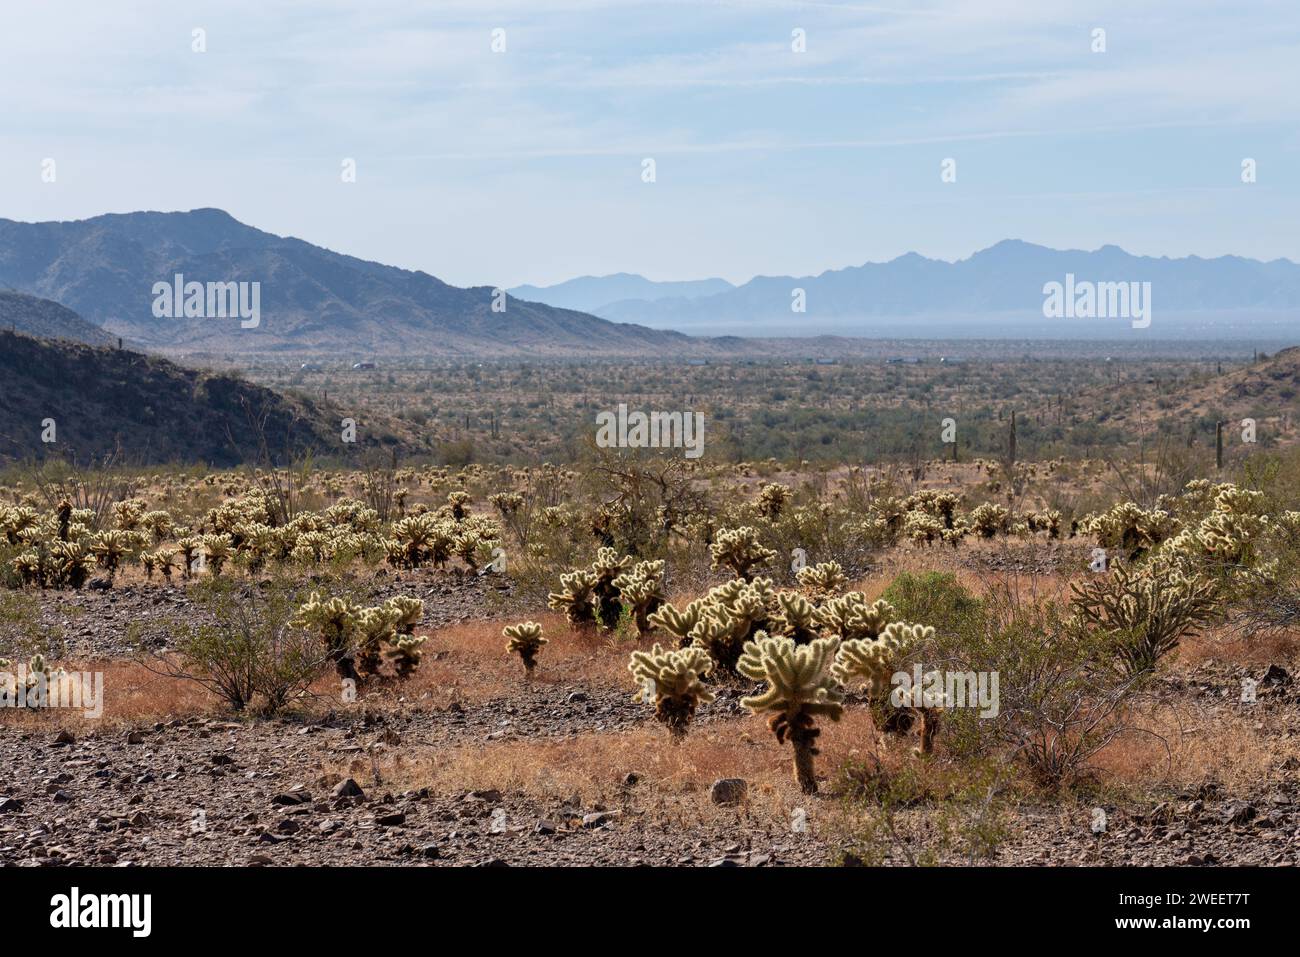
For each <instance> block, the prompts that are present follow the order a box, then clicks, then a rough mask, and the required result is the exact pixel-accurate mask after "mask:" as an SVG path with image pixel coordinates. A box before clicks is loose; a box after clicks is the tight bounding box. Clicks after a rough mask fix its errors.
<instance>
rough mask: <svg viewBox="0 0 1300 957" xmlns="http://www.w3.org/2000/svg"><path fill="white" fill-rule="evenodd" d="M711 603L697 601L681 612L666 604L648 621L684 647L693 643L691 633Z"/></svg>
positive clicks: (701, 600)
mask: <svg viewBox="0 0 1300 957" xmlns="http://www.w3.org/2000/svg"><path fill="white" fill-rule="evenodd" d="M708 606H709V603H708V601H706V600H703V599H698V598H697V599H696V600H695V601H693V602H691V603H690V604H689V605H687V606H686V607H685V608H684V609H682V610H681V611H678V610H677V608H676V607H675V606H674V605H672V604H669V603H665V604H664V606H663V607H662V608H660V609H659V610H658V611H657V612H655V613H654V614H653V615H650V616H649V618H648V619H647V621H648V622H649V623H650V624H651V625H653V626H654V627H656V628H662V629H663V630H664V631H666V632H668V634H670V635H672V636H673V637H675V638H676V639H677V642H678V644H679V645H681V646H682V647H685V646H687V645H689V644H690V643H691V637H690V635H691V631H692V630H693V629H694V628H695V626H696V625H698V624H699V623H700V619H701V618H702V617H703V616H704V610H705V609H706V608H708Z"/></svg>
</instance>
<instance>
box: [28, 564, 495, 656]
mask: <svg viewBox="0 0 1300 957" xmlns="http://www.w3.org/2000/svg"><path fill="white" fill-rule="evenodd" d="M307 584H310V579H308V581H307ZM358 584H359V587H360V589H361V591H362V592H363V593H364V594H365V595H366V596H367V599H368V600H369V601H371V602H374V603H378V602H381V601H384V600H385V599H388V598H392V597H393V596H395V595H411V596H413V597H416V598H423V599H424V601H425V619H424V620H425V623H426V624H427V625H428V626H429V627H432V628H437V627H442V626H444V625H449V624H453V623H456V622H462V621H469V620H471V619H474V618H481V617H484V616H485V615H486V614H487V613H488V612H489V611H499V610H501V609H502V608H504V607H507V606H508V603H509V595H508V592H509V585H508V583H507V582H506V581H505V580H504V579H502V578H500V577H497V576H492V575H486V576H477V575H473V574H469V573H466V574H449V573H446V572H439V571H435V570H433V569H417V570H415V571H402V572H390V571H389V570H388V569H386V568H379V569H377V570H376V571H375V572H374V573H372V575H371V576H370V577H368V578H367V579H365V580H363V581H361V582H359V583H358ZM104 585H105V580H104V579H95V580H92V582H91V583H90V585H89V586H88V587H86V588H83V589H82V590H80V591H75V592H74V591H43V592H39V593H37V594H38V597H39V600H40V616H39V625H40V629H41V631H42V632H43V633H44V634H46V635H49V636H51V637H53V638H55V639H56V640H57V643H58V644H59V645H60V648H59V649H58V651H57V654H58V657H82V658H123V657H128V656H130V655H131V654H132V653H133V651H134V644H133V638H132V632H133V630H134V631H135V632H136V633H137V636H138V637H139V638H140V639H142V640H143V641H145V642H146V643H147V644H148V645H149V646H150V647H155V648H156V647H165V646H166V644H167V641H168V637H169V635H168V627H169V625H168V623H169V622H170V621H171V620H173V619H175V618H176V617H177V616H181V617H190V616H198V617H199V618H200V619H201V618H202V612H201V610H199V609H198V608H197V606H196V605H195V604H194V602H193V601H192V600H191V599H190V598H189V597H187V595H186V593H185V588H184V583H183V582H181V581H180V580H179V579H177V581H176V582H175V583H174V584H163V583H162V582H143V581H140V582H120V583H117V584H116V585H115V586H114V587H113V588H111V589H110V588H106V587H104ZM492 594H496V595H499V596H501V598H500V600H499V601H497V602H496V603H494V604H489V599H488V596H489V595H492Z"/></svg>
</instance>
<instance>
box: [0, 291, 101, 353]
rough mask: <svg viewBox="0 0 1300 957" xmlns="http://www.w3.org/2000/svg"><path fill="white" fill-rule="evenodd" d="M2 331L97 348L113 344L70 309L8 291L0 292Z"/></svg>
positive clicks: (97, 329)
mask: <svg viewBox="0 0 1300 957" xmlns="http://www.w3.org/2000/svg"><path fill="white" fill-rule="evenodd" d="M0 329H8V330H10V331H11V332H25V333H27V334H28V335H32V336H44V337H46V338H50V339H71V340H73V341H74V342H85V343H88V344H90V345H98V346H106V345H108V344H110V343H111V342H112V341H113V337H112V336H110V335H109V334H108V333H107V332H105V331H104V330H103V329H101V328H99V326H96V325H94V324H93V323H89V322H87V321H86V320H85V319H82V318H81V317H80V316H79V315H77V314H76V313H75V312H73V311H72V310H71V309H68V308H66V307H65V306H60V305H59V304H58V303H57V302H51V301H50V300H49V299H40V298H38V297H36V296H29V295H27V294H25V293H21V292H14V291H12V290H9V289H0Z"/></svg>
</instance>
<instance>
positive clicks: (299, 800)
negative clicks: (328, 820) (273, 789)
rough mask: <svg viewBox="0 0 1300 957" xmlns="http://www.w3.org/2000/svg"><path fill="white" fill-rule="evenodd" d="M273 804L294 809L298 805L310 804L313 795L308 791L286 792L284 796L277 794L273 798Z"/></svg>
mask: <svg viewBox="0 0 1300 957" xmlns="http://www.w3.org/2000/svg"><path fill="white" fill-rule="evenodd" d="M271 803H272V804H278V805H280V806H282V807H293V806H294V805H297V804H310V803H311V795H310V794H309V793H308V792H306V791H293V790H290V791H285V792H284V793H283V794H277V795H276V796H275V797H273V798H271Z"/></svg>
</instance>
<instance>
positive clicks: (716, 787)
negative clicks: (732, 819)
mask: <svg viewBox="0 0 1300 957" xmlns="http://www.w3.org/2000/svg"><path fill="white" fill-rule="evenodd" d="M748 793H749V782H748V781H746V780H745V779H744V778H719V779H718V780H716V781H714V782H713V786H712V787H711V788H709V800H710V801H712V802H713V803H714V804H720V805H722V806H723V807H734V806H735V805H737V804H740V803H741V802H742V801H744V800H745V796H746V795H747V794H748Z"/></svg>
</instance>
